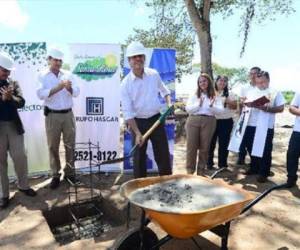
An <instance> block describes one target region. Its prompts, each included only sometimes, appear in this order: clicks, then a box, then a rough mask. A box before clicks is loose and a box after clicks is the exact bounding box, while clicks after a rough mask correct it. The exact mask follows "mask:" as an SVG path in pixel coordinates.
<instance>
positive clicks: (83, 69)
mask: <svg viewBox="0 0 300 250" xmlns="http://www.w3.org/2000/svg"><path fill="white" fill-rule="evenodd" d="M117 69H118V65H117V57H116V56H115V55H112V54H109V55H107V56H105V57H94V58H91V59H88V60H86V61H84V62H80V63H78V64H77V65H76V67H75V69H74V70H73V73H74V74H76V75H77V76H79V77H80V78H82V79H84V80H86V81H92V80H98V79H103V78H106V77H112V76H113V74H114V73H116V71H117Z"/></svg>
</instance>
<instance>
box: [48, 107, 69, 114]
mask: <svg viewBox="0 0 300 250" xmlns="http://www.w3.org/2000/svg"><path fill="white" fill-rule="evenodd" d="M71 111H72V109H61V110H54V109H49V108H48V113H58V114H65V113H68V112H71Z"/></svg>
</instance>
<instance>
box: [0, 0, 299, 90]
mask: <svg viewBox="0 0 300 250" xmlns="http://www.w3.org/2000/svg"><path fill="white" fill-rule="evenodd" d="M129 2H130V1H129V0H27V1H25V0H22V1H16V0H1V1H0V9H1V10H5V11H4V12H2V15H1V16H0V36H1V42H35V41H46V42H47V43H48V44H49V45H53V44H55V45H58V46H60V47H62V48H64V49H67V44H68V43H76V42H80V43H85V42H86V43H123V42H124V41H125V40H126V38H127V37H128V35H129V34H131V33H132V30H133V28H134V27H137V28H144V29H146V28H147V27H150V26H151V21H150V20H149V18H148V16H149V14H150V13H151V10H149V9H147V8H146V7H145V6H144V5H143V3H142V2H143V1H136V2H137V3H138V4H136V5H131V4H130V3H129ZM294 7H295V9H296V13H295V14H292V15H291V16H289V17H280V16H279V17H278V18H277V20H276V21H275V22H271V21H269V22H266V23H265V24H264V25H263V26H262V25H253V26H252V29H251V33H250V36H249V40H248V45H247V50H246V53H245V55H244V57H243V58H242V59H240V58H239V52H240V48H241V44H242V38H241V37H239V34H238V30H239V16H238V15H236V16H233V17H230V18H228V19H226V20H223V19H222V18H221V17H218V16H216V17H212V33H213V35H214V40H213V60H214V61H215V62H217V63H219V64H221V65H223V66H235V67H237V66H246V67H248V68H249V67H251V66H253V65H258V66H260V67H262V68H263V69H265V70H268V71H270V73H271V79H272V86H274V87H276V88H279V89H294V88H297V86H298V85H299V86H300V76H299V72H300V60H299V59H300V58H299V57H300V28H299V24H298V23H299V22H298V23H297V20H300V1H298V0H295V5H294ZM193 61H194V62H199V49H198V47H197V46H196V48H195V58H194V60H193Z"/></svg>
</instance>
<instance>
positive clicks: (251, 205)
mask: <svg viewBox="0 0 300 250" xmlns="http://www.w3.org/2000/svg"><path fill="white" fill-rule="evenodd" d="M285 187H286V183H284V184H279V185H275V186H273V187H270V188H269V189H267V190H265V191H264V192H263V193H261V194H260V195H259V196H257V197H256V198H255V199H254V200H253V201H251V202H250V203H248V204H247V205H246V206H245V207H244V208H243V210H242V212H241V214H243V213H245V212H247V211H248V210H249V209H250V208H252V207H253V206H254V205H255V204H256V203H258V202H259V201H261V200H262V199H263V198H264V197H266V196H267V195H268V194H269V193H271V192H272V191H274V190H277V189H282V188H285Z"/></svg>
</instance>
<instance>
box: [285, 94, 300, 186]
mask: <svg viewBox="0 0 300 250" xmlns="http://www.w3.org/2000/svg"><path fill="white" fill-rule="evenodd" d="M289 111H290V112H291V113H292V114H293V115H295V116H296V118H295V124H294V129H293V133H292V135H291V138H290V142H289V147H288V151H287V157H286V158H287V159H286V163H287V164H286V165H287V172H288V174H287V177H288V179H287V187H288V188H292V187H294V186H296V182H297V179H298V176H297V171H298V167H299V157H300V93H299V92H298V93H296V94H295V96H294V98H293V100H292V102H291V106H290V110H289Z"/></svg>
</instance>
